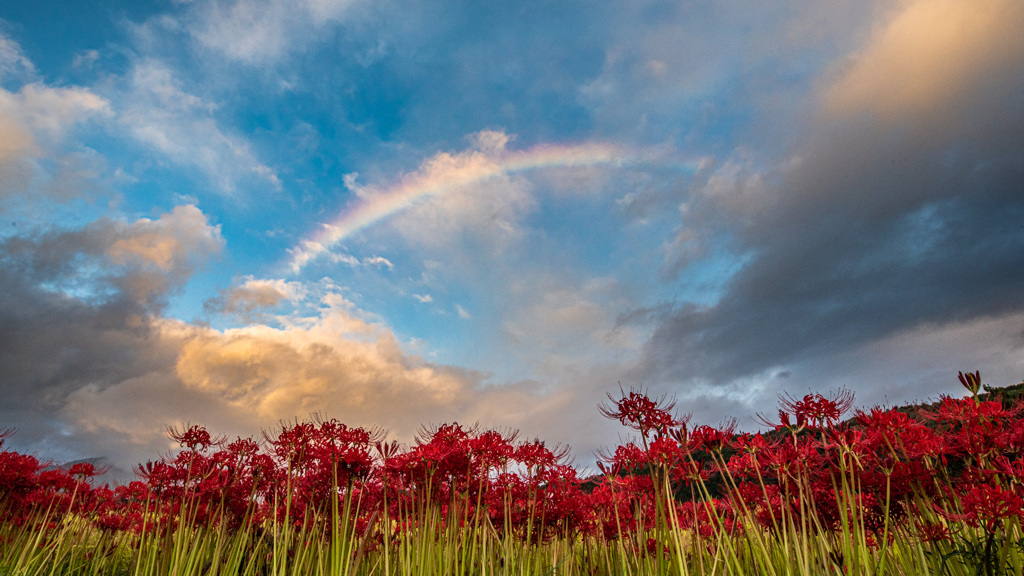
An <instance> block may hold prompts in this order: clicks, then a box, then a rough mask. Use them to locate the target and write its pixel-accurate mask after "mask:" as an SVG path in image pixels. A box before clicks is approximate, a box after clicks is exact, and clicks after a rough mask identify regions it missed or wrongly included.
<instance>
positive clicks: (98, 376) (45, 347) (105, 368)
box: [0, 206, 222, 457]
mask: <svg viewBox="0 0 1024 576" xmlns="http://www.w3.org/2000/svg"><path fill="white" fill-rule="evenodd" d="M221 245H222V240H221V238H220V233H219V230H218V228H217V227H213V226H210V225H209V223H208V222H207V220H206V216H205V215H204V214H203V213H202V212H200V211H199V210H198V209H197V208H195V207H193V206H180V207H178V208H176V209H174V210H173V211H172V212H169V213H167V214H164V215H162V216H161V217H160V218H159V219H157V220H149V219H145V218H143V219H140V220H137V221H135V222H131V223H127V222H120V221H115V220H108V219H101V220H98V221H95V222H93V223H90V224H88V225H86V226H85V227H83V228H81V229H77V230H74V229H73V230H64V231H58V230H50V231H45V232H40V233H32V232H27V233H25V234H24V235H21V236H12V237H8V238H5V239H4V240H2V241H0V325H2V326H3V327H4V329H3V330H2V331H0V373H2V374H4V381H3V394H2V400H0V419H2V421H3V422H4V425H5V426H14V427H16V428H18V429H19V431H20V432H19V435H18V436H17V437H15V438H14V439H13V440H12V445H13V446H18V445H19V444H20V443H25V444H26V445H33V443H34V442H39V441H41V439H46V438H49V439H50V441H60V443H61V445H60V446H59V447H58V448H57V450H58V452H57V453H56V454H53V455H52V456H53V457H59V456H60V454H61V453H63V452H64V451H65V450H71V451H72V452H73V451H75V450H76V449H82V448H83V446H79V445H78V442H77V441H76V439H75V438H74V437H72V438H67V437H66V435H67V434H66V433H67V432H68V428H67V427H66V426H65V425H64V424H63V423H62V421H61V420H60V418H59V416H58V413H59V412H60V411H61V410H62V409H64V408H65V407H66V403H67V399H68V397H69V395H71V394H72V393H74V392H75V391H77V390H80V389H82V388H84V387H94V388H97V389H103V388H106V387H109V386H112V385H114V384H117V383H119V382H124V381H126V380H130V379H132V378H138V377H141V376H143V375H146V374H150V373H166V372H168V371H170V370H172V369H173V366H174V361H175V358H176V350H175V349H174V348H173V347H167V346H164V345H162V344H163V340H165V338H164V337H163V336H161V334H160V332H159V331H158V330H155V329H154V324H153V322H154V319H156V318H158V317H159V314H160V313H161V312H162V310H163V307H164V306H165V305H166V299H167V297H168V296H169V295H170V294H172V293H173V292H174V291H175V290H177V289H179V288H181V287H182V286H183V285H184V283H185V282H186V281H187V280H188V278H190V277H191V275H192V273H193V272H194V271H195V270H196V268H197V267H198V266H201V265H202V264H203V263H204V262H205V261H206V260H207V259H208V258H209V257H210V256H211V255H213V254H216V253H217V252H219V251H220V249H221ZM58 439H59V440H58ZM78 440H81V439H80V438H79V439H78ZM87 455H88V454H87Z"/></svg>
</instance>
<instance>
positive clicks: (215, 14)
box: [189, 0, 354, 64]
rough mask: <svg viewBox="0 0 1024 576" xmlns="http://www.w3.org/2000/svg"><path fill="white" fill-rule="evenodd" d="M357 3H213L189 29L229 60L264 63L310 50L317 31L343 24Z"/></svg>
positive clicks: (198, 11) (200, 8)
mask: <svg viewBox="0 0 1024 576" xmlns="http://www.w3.org/2000/svg"><path fill="white" fill-rule="evenodd" d="M353 1H354V0H290V1H289V0H211V1H209V2H204V3H201V4H198V5H196V6H195V9H194V10H193V12H192V14H191V18H190V20H189V29H190V32H191V33H192V35H193V36H194V38H195V39H196V41H198V42H199V44H200V45H201V46H203V47H205V48H207V49H209V50H213V51H215V52H217V53H220V54H222V55H223V56H225V57H227V58H229V59H232V60H237V61H241V62H245V63H248V64H258V63H263V62H268V61H274V60H277V59H278V58H280V57H281V56H284V55H286V54H287V53H288V52H290V51H292V50H295V49H299V48H301V47H302V46H304V45H305V44H306V43H307V42H308V41H309V40H310V37H311V36H313V37H315V36H316V33H317V30H318V29H319V28H321V27H323V26H325V25H326V24H328V23H329V22H337V21H340V20H341V19H342V18H343V17H344V16H345V13H346V11H347V10H348V8H349V6H350V5H351V4H352V3H353Z"/></svg>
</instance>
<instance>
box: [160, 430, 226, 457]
mask: <svg viewBox="0 0 1024 576" xmlns="http://www.w3.org/2000/svg"><path fill="white" fill-rule="evenodd" d="M167 435H168V436H170V437H171V438H172V439H173V440H175V441H176V442H178V444H180V445H181V446H182V447H187V448H188V449H189V450H192V451H193V452H195V451H202V450H206V449H207V448H210V447H211V446H216V445H218V444H221V443H222V442H223V441H224V438H214V437H212V436H210V433H209V432H208V431H207V430H206V428H203V427H202V426H189V427H188V428H186V429H185V430H178V428H177V427H175V426H171V427H168V428H167Z"/></svg>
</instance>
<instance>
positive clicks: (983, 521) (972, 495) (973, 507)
mask: <svg viewBox="0 0 1024 576" xmlns="http://www.w3.org/2000/svg"><path fill="white" fill-rule="evenodd" d="M960 508H961V509H962V510H963V512H962V513H959V514H957V513H954V512H950V511H948V510H945V509H943V508H940V507H939V506H938V505H936V506H935V509H936V510H937V511H938V512H939V513H940V514H942V515H943V516H945V517H946V518H949V519H950V520H955V521H962V522H966V523H967V525H968V526H971V527H973V528H977V527H979V526H984V527H985V529H986V530H988V531H990V532H991V531H993V530H995V529H996V528H997V527H998V526H999V525H1000V524H1001V522H1002V521H1003V520H1005V519H1008V518H1018V519H1020V518H1022V517H1024V500H1022V499H1021V497H1020V496H1018V495H1017V494H1015V493H1014V492H1012V491H1010V490H1004V489H1003V488H1000V487H998V486H991V485H988V484H981V485H975V486H973V487H971V489H969V490H968V491H967V492H966V493H964V494H962V495H960Z"/></svg>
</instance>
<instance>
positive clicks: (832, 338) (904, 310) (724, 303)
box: [637, 1, 1024, 384]
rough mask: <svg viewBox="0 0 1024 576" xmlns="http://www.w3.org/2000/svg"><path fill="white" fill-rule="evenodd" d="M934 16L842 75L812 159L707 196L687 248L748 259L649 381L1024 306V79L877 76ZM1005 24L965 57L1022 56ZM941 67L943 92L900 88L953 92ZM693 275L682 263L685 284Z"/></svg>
mask: <svg viewBox="0 0 1024 576" xmlns="http://www.w3.org/2000/svg"><path fill="white" fill-rule="evenodd" d="M994 4H998V5H999V7H1001V8H1005V10H1004V12H1005V13H1006V15H1007V17H1012V18H1013V19H1016V20H1017V21H1019V20H1021V10H1019V9H1016V8H1013V9H1011V8H1008V6H1009V5H1008V4H1007V3H1004V2H994ZM931 5H934V3H932V2H924V1H922V2H916V3H913V5H910V6H909V7H908V8H907V10H906V11H905V12H903V13H899V14H897V15H896V16H894V17H893V20H892V23H891V25H890V26H889V28H887V29H886V28H883V30H882V32H881V33H880V34H879V38H877V39H875V40H873V41H870V42H869V43H868V44H867V46H866V47H865V49H864V51H863V53H862V54H861V56H860V58H859V59H855V60H854V62H853V63H852V64H850V65H848V66H847V69H846V70H844V71H842V72H841V73H840V74H839V75H838V80H837V82H836V83H835V84H834V85H833V86H832V87H831V89H830V90H826V91H825V92H824V94H825V98H824V101H825V105H824V106H822V107H821V109H817V110H810V111H809V113H810V114H811V115H812V118H813V119H814V121H813V125H812V131H811V133H810V134H809V135H808V136H807V137H806V140H805V142H804V143H803V144H801V145H799V146H798V147H796V149H795V152H793V153H791V154H789V155H788V156H787V157H786V158H784V159H782V160H779V161H778V162H777V163H776V165H775V166H774V167H772V168H768V169H758V167H757V166H754V165H752V163H751V164H750V165H744V166H742V168H740V169H737V167H736V166H735V165H728V164H727V165H723V166H721V167H720V168H719V169H718V170H717V171H716V172H715V173H713V174H711V175H710V176H709V177H708V178H707V180H706V181H705V182H704V183H703V185H702V186H701V185H698V186H697V188H696V189H695V190H693V193H692V198H691V199H690V201H689V202H688V204H687V209H686V210H685V211H684V216H683V220H682V228H683V233H681V234H680V238H682V239H683V240H684V243H689V244H692V246H690V248H691V249H690V250H688V251H681V252H683V253H686V254H696V255H698V256H699V255H701V254H704V253H706V250H707V249H708V246H709V245H710V244H712V243H714V242H715V241H716V239H721V238H722V237H726V238H728V240H727V241H725V242H724V243H723V244H724V246H725V247H726V248H727V249H728V250H729V251H730V252H731V253H733V254H734V255H736V257H737V259H745V264H744V265H743V266H742V268H740V270H739V271H738V272H737V273H736V274H735V275H734V276H733V277H732V278H731V279H730V280H729V282H728V284H727V285H726V286H725V289H724V291H723V293H722V295H721V298H720V300H719V301H718V302H717V303H715V304H714V305H712V306H697V305H693V304H688V303H682V304H679V305H677V306H676V307H675V309H674V311H673V312H672V314H671V315H669V316H668V317H667V318H665V319H664V320H662V321H661V322H660V323H659V324H658V327H657V329H656V330H655V331H654V333H653V336H652V338H651V339H650V341H649V342H648V344H647V345H646V347H645V352H644V360H643V362H641V365H642V366H644V368H643V369H642V370H638V372H637V374H638V375H640V376H641V377H642V376H646V377H649V378H651V377H653V378H656V379H657V380H662V381H664V380H668V381H676V382H678V381H681V380H686V379H688V378H694V377H695V378H699V379H702V380H704V381H708V382H712V383H718V384H724V383H727V382H730V381H733V380H735V379H737V378H744V377H752V376H755V375H758V374H762V373H764V372H765V371H767V370H769V369H771V368H772V367H777V366H784V365H793V364H799V363H801V362H810V361H814V360H816V359H818V358H820V357H822V356H835V357H838V356H841V355H842V354H844V353H847V352H849V351H850V350H852V349H854V348H856V347H858V346H863V345H865V344H867V343H870V342H874V341H879V340H883V339H886V338H889V337H892V336H893V335H895V334H898V333H901V332H906V331H912V330H915V329H918V328H920V327H922V326H926V325H933V326H937V327H942V326H950V325H957V324H967V323H970V322H976V321H979V320H980V319H984V318H1005V317H1011V316H1012V315H1014V314H1016V313H1019V312H1021V311H1022V310H1024V291H1022V290H1021V289H1020V287H1021V286H1024V226H1022V222H1024V105H1022V104H1021V100H1020V99H1019V98H1014V97H1013V95H1014V94H1017V95H1019V94H1020V93H1021V90H1022V89H1024V72H1022V71H1021V69H1020V68H1019V67H1017V68H1015V69H1006V68H1002V67H997V66H990V67H988V68H986V69H983V72H984V73H981V72H971V73H970V74H968V73H967V72H964V73H963V74H961V76H962V78H959V79H960V80H962V82H954V81H952V80H949V79H948V78H947V77H946V76H947V75H948V74H946V73H943V72H941V71H940V72H935V71H934V70H932V69H931V68H930V67H928V66H925V64H927V62H922V63H921V64H922V70H921V71H920V72H919V74H917V76H913V75H912V76H911V77H909V78H899V77H893V78H885V79H883V80H885V81H886V82H888V83H889V84H890V87H891V88H892V89H891V90H888V91H887V90H885V89H884V88H885V86H879V85H877V83H878V82H881V81H882V80H878V79H876V78H875V77H874V75H873V74H868V73H866V72H865V71H864V67H865V66H872V65H876V64H877V62H889V59H887V58H885V57H884V56H885V55H886V50H888V49H889V47H887V45H886V42H887V41H888V40H887V39H888V38H889V37H891V36H892V35H893V34H899V33H901V30H902V29H903V28H908V27H911V24H912V23H913V22H911V23H908V19H911V20H912V19H913V18H917V17H918V14H917V13H918V12H921V11H923V10H925V9H930V7H931ZM1003 28H1005V29H1006V30H1007V34H1009V33H1010V32H1008V30H1009V29H1010V28H1011V27H1003ZM1001 30H1002V29H997V30H993V31H991V33H990V34H987V35H982V34H978V35H977V36H976V37H973V38H972V37H967V38H966V40H964V43H965V46H963V49H965V50H967V51H969V52H971V51H973V52H978V53H981V54H985V51H986V50H990V49H991V50H997V49H998V50H1004V49H1005V46H1006V42H1003V41H1005V40H1006V38H1000V34H1001V33H1002V32H1001ZM922 38H924V36H922ZM922 41H927V42H930V41H931V39H930V38H926V39H925V40H922ZM1015 45H1016V46H1017V52H1021V49H1020V42H1016V44H1015ZM901 49H902V50H907V51H911V52H912V51H913V49H914V47H913V46H908V45H905V44H902V45H901ZM979 59H980V60H984V57H983V56H982V57H979ZM929 74H935V75H937V74H946V75H942V76H941V78H940V80H941V82H942V87H943V89H944V90H943V91H942V92H936V93H934V94H931V95H924V96H917V95H915V96H914V98H910V97H908V96H906V95H905V94H902V93H901V92H900V88H899V85H898V84H899V83H900V82H901V81H903V82H907V83H913V82H917V83H924V84H928V83H930V82H939V80H934V79H933V78H931V77H929ZM949 74H952V75H953V76H956V74H955V73H949ZM851 78H852V79H853V80H851ZM862 78H867V80H862ZM954 79H956V78H954ZM854 82H857V83H859V84H857V85H855V86H852V85H851V83H854ZM872 83H875V84H872ZM837 91H845V92H844V93H842V94H840V95H839V96H837V95H836V92H837ZM850 94H852V96H849V95H850ZM893 94H896V96H893ZM865 95H866V96H865ZM858 99H860V100H858ZM835 101H843V102H844V105H843V107H837V106H836V105H834V102H835ZM851 102H853V103H852V104H851ZM840 108H841V109H840ZM894 110H895V111H896V113H894ZM712 232H713V233H714V234H712ZM690 264H691V262H688V261H682V262H679V263H677V265H678V269H679V270H681V272H680V274H681V275H682V276H684V277H685V275H686V274H687V272H688V270H689V265H690ZM1017 346H1018V353H1019V352H1020V348H1019V347H1020V343H1019V342H1018V343H1017ZM960 368H961V369H966V368H969V367H960ZM981 368H982V369H984V367H981ZM948 369H949V370H953V371H955V370H956V369H957V368H954V367H949V368H948Z"/></svg>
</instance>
